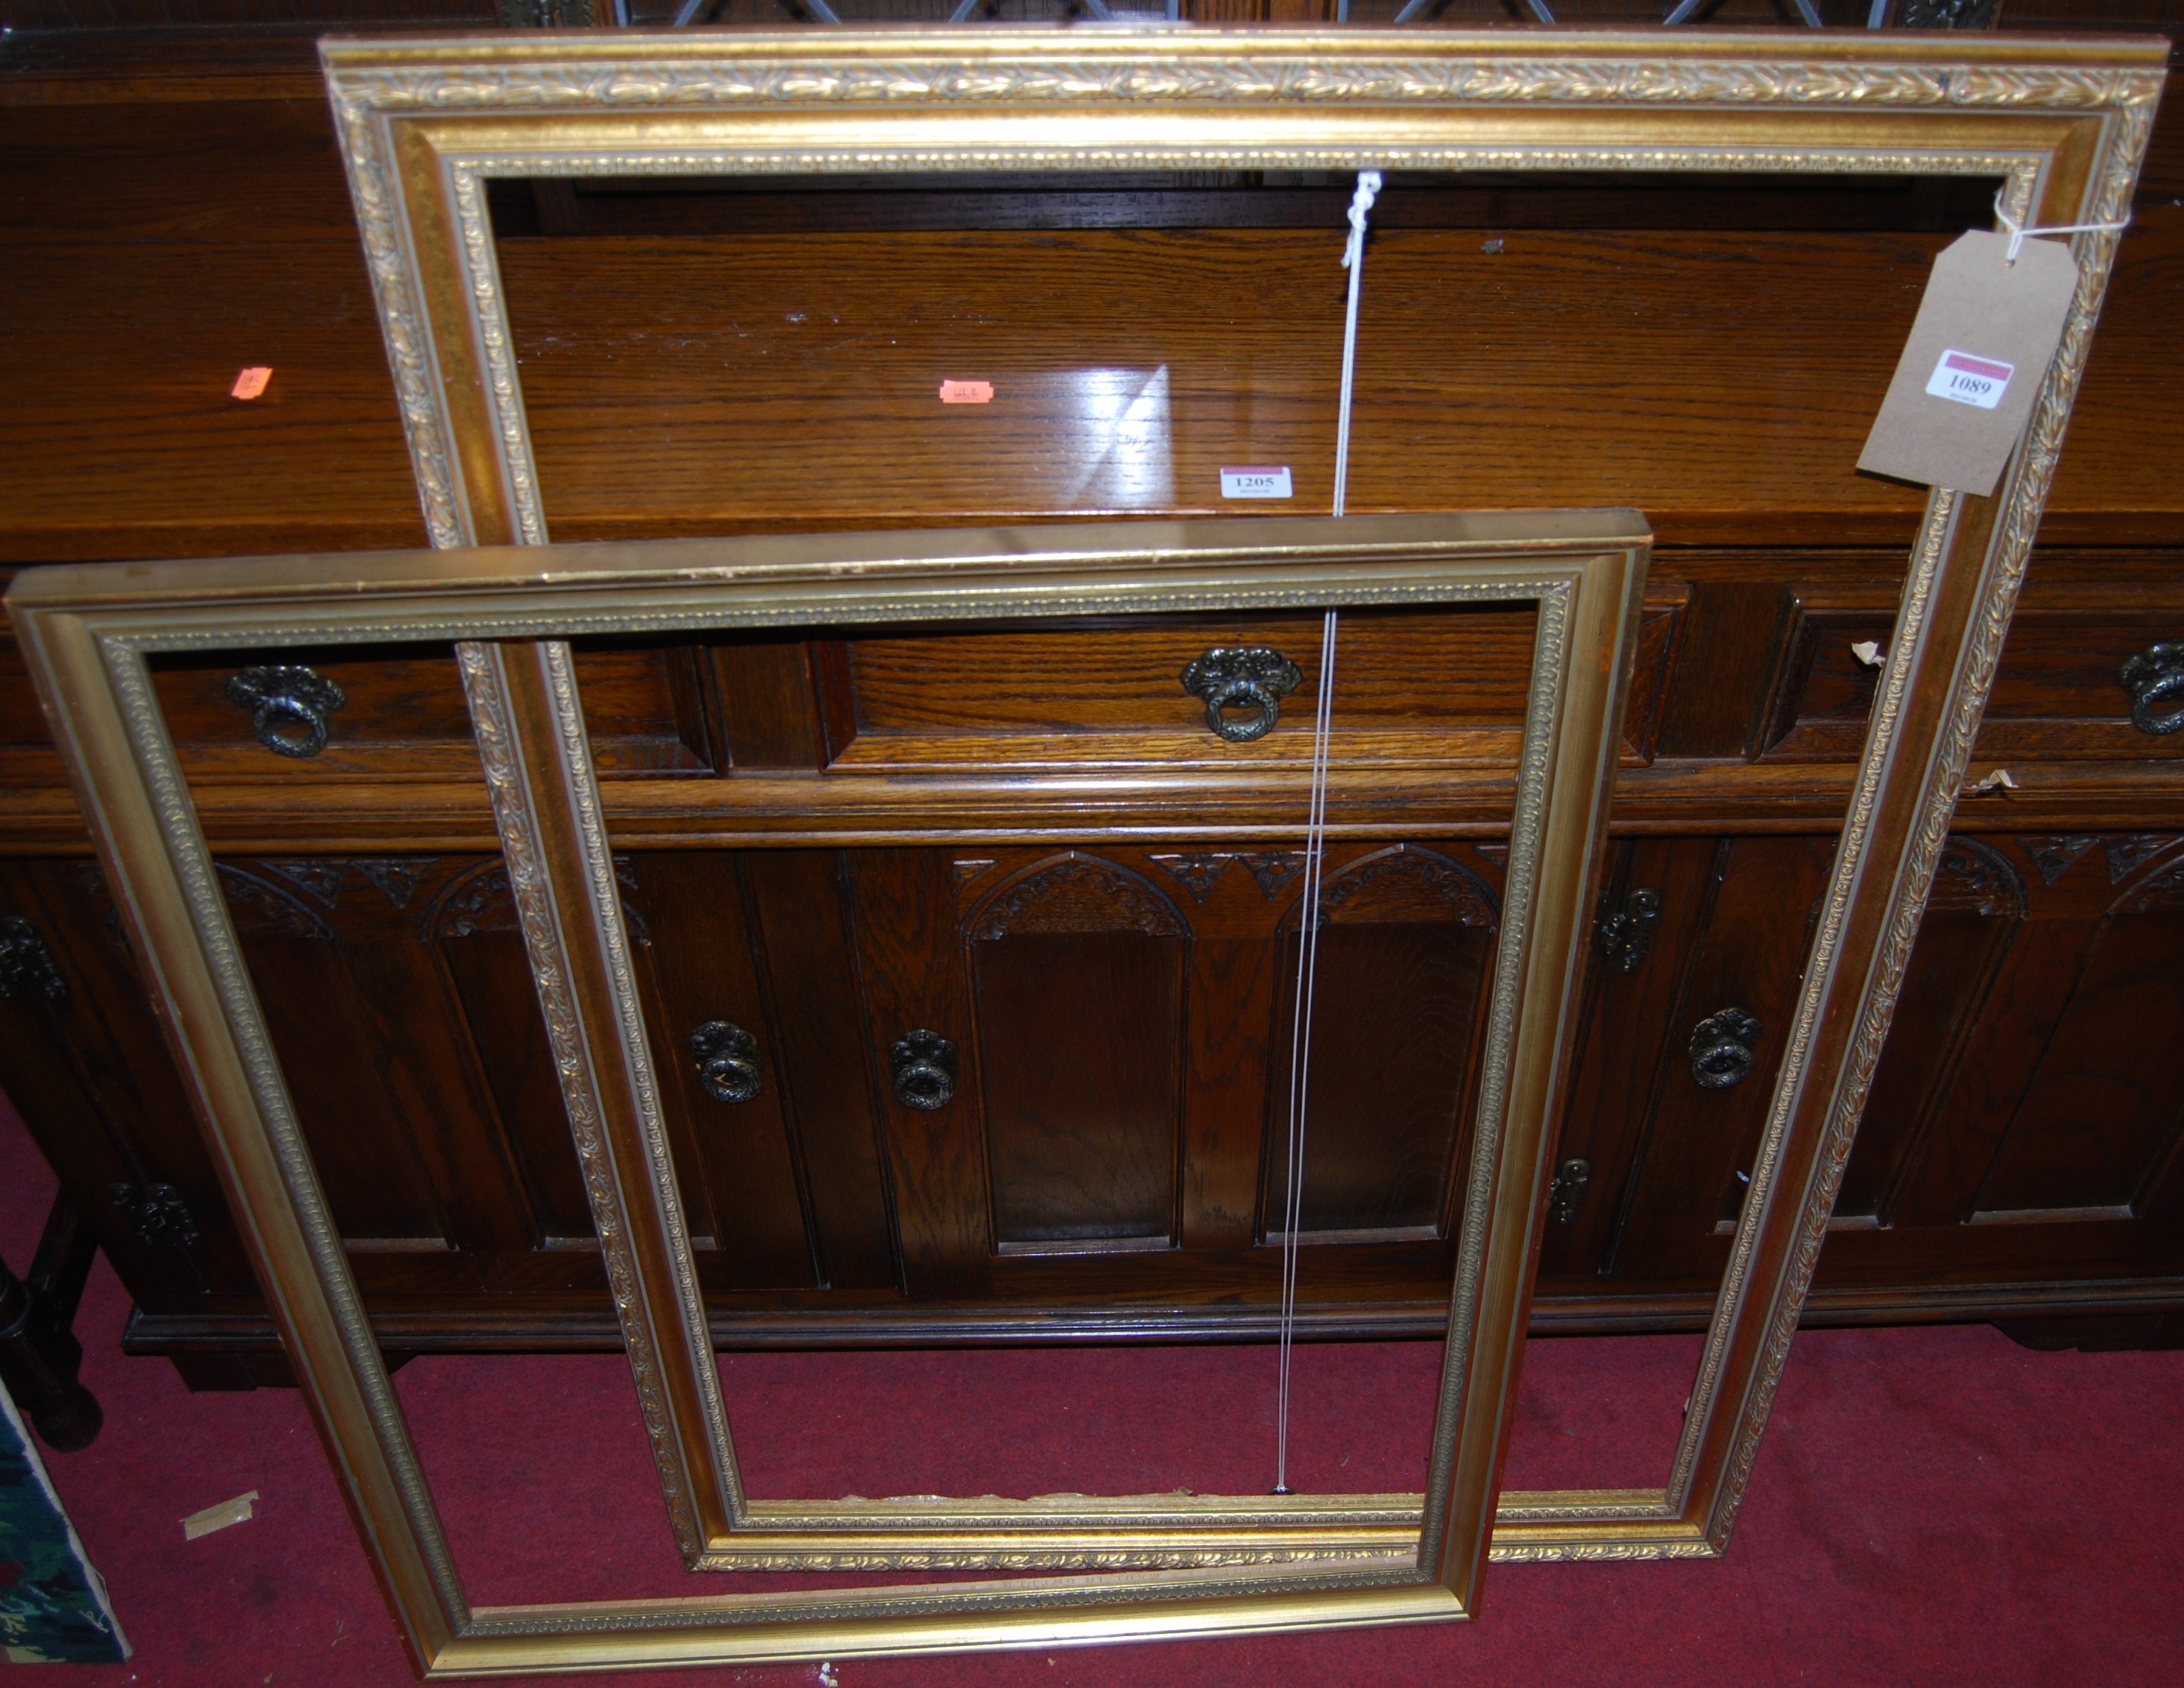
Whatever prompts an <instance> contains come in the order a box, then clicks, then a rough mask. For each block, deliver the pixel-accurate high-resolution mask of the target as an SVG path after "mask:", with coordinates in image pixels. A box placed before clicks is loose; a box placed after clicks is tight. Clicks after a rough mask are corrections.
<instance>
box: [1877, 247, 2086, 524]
mask: <svg viewBox="0 0 2184 1688" xmlns="http://www.w3.org/2000/svg"><path fill="white" fill-rule="evenodd" d="M2009 247H2010V237H2009V235H2007V234H1990V233H1987V232H1986V231H1983V230H1977V229H1975V230H1974V231H1972V232H1970V234H1967V235H1965V236H1964V237H1962V238H1961V239H1959V240H1958V241H1956V242H1954V243H1953V244H1952V245H1951V246H1950V247H1949V248H1947V250H1946V251H1944V252H1943V253H1942V255H1941V256H1940V257H1938V258H1936V259H1935V260H1934V273H1933V274H1932V275H1931V276H1930V277H1928V279H1927V281H1926V296H1925V298H1923V299H1922V300H1920V301H1919V316H1918V320H1916V321H1914V323H1913V324H1912V325H1911V337H1910V339H1909V340H1908V341H1907V342H1905V343H1904V347H1903V358H1902V359H1901V360H1900V361H1899V362H1898V363H1897V365H1896V376H1895V378H1894V379H1893V380H1892V381H1891V382H1889V383H1888V397H1887V398H1885V399H1883V400H1882V401H1881V405H1880V415H1878V416H1875V418H1874V419H1873V432H1871V433H1870V434H1869V435H1867V436H1866V441H1865V449H1864V451H1863V452H1861V453H1860V454H1858V467H1859V468H1861V469H1864V470H1868V471H1871V472H1872V473H1874V474H1875V475H1892V476H1896V477H1897V479H1899V480H1904V481H1922V482H1925V484H1926V485H1928V486H1930V487H1949V488H1951V489H1952V490H1953V491H1956V492H1960V493H1978V494H1979V495H1980V496H1981V497H1982V498H1985V497H1988V496H1990V495H1992V493H1993V491H1994V487H1995V482H1997V481H1998V480H2000V479H2001V478H2002V471H2003V466H2004V465H2006V464H2008V463H2009V454H2010V453H2011V452H2012V451H2014V449H2015V448H2016V446H2017V441H2018V437H2019V436H2020V434H2022V433H2023V432H2025V422H2026V421H2027V420H2028V419H2029V418H2030V417H2031V415H2032V401H2033V400H2034V399H2035V398H2037V397H2038V396H2039V391H2040V383H2041V382H2042V379H2043V378H2045V376H2047V373H2048V360H2049V359H2052V358H2053V356H2054V355H2055V347H2056V345H2057V343H2059V341H2060V340H2061V339H2062V337H2063V323H2064V319H2065V318H2066V317H2068V316H2069V315H2070V298H2071V295H2072V294H2074V293H2075V292H2076V291H2077V287H2078V260H2077V259H2076V258H2075V257H2074V256H2073V255H2072V253H2071V252H2070V248H2069V247H2067V246H2064V244H2062V243H2061V242H2059V241H2052V240H2026V241H2023V242H2021V243H2020V245H2019V248H2018V253H2017V261H2016V262H2015V263H2014V264H2013V263H2011V262H2010V261H2009Z"/></svg>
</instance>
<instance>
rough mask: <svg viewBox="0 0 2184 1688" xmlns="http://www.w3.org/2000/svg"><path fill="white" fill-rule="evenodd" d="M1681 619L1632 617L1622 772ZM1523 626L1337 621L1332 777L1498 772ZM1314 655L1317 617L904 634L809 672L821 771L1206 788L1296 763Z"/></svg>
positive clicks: (1508, 754) (1462, 610)
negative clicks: (1376, 770) (1635, 658)
mask: <svg viewBox="0 0 2184 1688" xmlns="http://www.w3.org/2000/svg"><path fill="white" fill-rule="evenodd" d="M1682 602H1683V597H1682V593H1681V591H1680V588H1678V589H1674V590H1673V591H1672V592H1671V593H1670V594H1669V595H1668V596H1666V597H1664V598H1663V599H1662V600H1661V601H1659V602H1658V603H1649V604H1648V605H1647V620H1646V624H1645V627H1644V629H1643V633H1642V635H1641V655H1640V659H1639V676H1638V678H1637V681H1636V682H1635V684H1634V687H1633V695H1632V702H1631V706H1630V711H1629V726H1628V727H1627V728H1626V734H1625V738H1626V743H1625V759H1626V760H1649V759H1650V757H1651V755H1652V738H1653V733H1654V723H1655V719H1656V717H1657V716H1658V710H1659V701H1660V697H1661V694H1662V690H1663V682H1665V679H1666V676H1667V671H1668V666H1669V660H1670V655H1671V647H1672V644H1673V638H1674V629H1675V622H1676V617H1677V614H1678V612H1679V610H1680V608H1681V605H1682ZM1536 624H1537V616H1536V612H1535V610H1533V608H1532V607H1531V606H1530V605H1529V604H1522V605H1507V606H1505V605H1486V606H1481V607H1479V608H1477V609H1472V608H1468V607H1452V608H1450V609H1446V610H1431V611H1426V612H1420V611H1417V610H1406V611H1377V610H1351V611H1348V612H1346V613H1345V614H1344V615H1343V616H1342V618H1341V621H1340V627H1339V630H1338V634H1337V642H1336V647H1335V662H1334V668H1335V683H1334V710H1333V717H1332V723H1331V727H1330V732H1331V734H1332V755H1333V757H1334V760H1336V761H1338V762H1341V761H1344V760H1350V761H1352V762H1353V763H1363V762H1367V761H1369V762H1371V763H1372V764H1373V765H1375V766H1450V765H1462V764H1486V765H1491V766H1509V765H1511V764H1513V761H1514V760H1515V756H1516V754H1517V749H1518V742H1519V739H1520V738H1521V736H1522V733H1523V729H1524V706H1525V699H1526V695H1527V692H1528V690H1529V684H1530V676H1531V668H1532V660H1533V640H1534V635H1535V627H1536ZM1320 638H1321V618H1320V616H1318V615H1317V614H1315V613H1311V612H1305V613H1298V614H1290V615H1274V616H1248V617H1239V616H1173V617H1162V618H1160V619H1158V620H1156V621H1147V620H1145V619H1144V618H1136V619H1134V620H1132V621H1113V622H1106V621H1091V620H1087V621H1075V622H1072V623H1070V624H1068V625H1067V626H1065V627H1046V628H1039V629H1035V630H1034V629H1025V628H1017V627H995V628H991V629H981V630H978V631H973V632H960V631H956V630H943V629H919V630H917V631H913V632H902V633H887V634H882V635H878V636H874V637H853V638H848V639H845V640H840V641H834V642H828V643H819V644H816V645H815V646H814V647H813V651H814V658H815V660H814V664H813V666H814V668H815V670H816V677H817V681H818V685H817V690H818V694H819V698H820V707H821V709H822V713H823V715H824V716H825V720H826V726H825V738H826V742H827V751H828V756H827V761H828V765H829V766H831V767H833V768H836V769H838V770H841V771H844V772H849V771H853V770H873V769H882V768H884V769H889V770H923V771H930V772H957V771H964V770H978V769H983V768H989V767H992V766H995V765H997V764H998V765H1003V766H1010V767H1017V768H1024V769H1035V768H1039V767H1049V768H1055V769H1061V770H1081V769H1085V768H1089V767H1100V766H1115V765H1125V766H1128V765H1139V766H1146V765H1150V766H1157V767H1159V768H1162V769H1163V770H1168V771H1184V770H1190V769H1203V770H1206V771H1207V772H1219V771H1225V770H1234V769H1249V768H1253V767H1262V766H1294V765H1296V764H1300V763H1305V762H1308V761H1309V760H1310V759H1311V755H1312V719H1313V713H1314V711H1315V710H1316V709H1317V707H1318V699H1319V688H1320ZM1270 694H1271V701H1272V706H1271V707H1269V696H1270ZM1216 715H1218V716H1220V718H1221V720H1222V721H1223V726H1224V727H1225V731H1224V730H1217V727H1216V726H1215V724H1214V719H1213V717H1214V716H1216Z"/></svg>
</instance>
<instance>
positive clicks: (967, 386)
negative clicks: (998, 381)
mask: <svg viewBox="0 0 2184 1688" xmlns="http://www.w3.org/2000/svg"><path fill="white" fill-rule="evenodd" d="M993 401H994V383H993V382H990V381H944V382H941V383H940V402H941V403H942V404H992V403H993Z"/></svg>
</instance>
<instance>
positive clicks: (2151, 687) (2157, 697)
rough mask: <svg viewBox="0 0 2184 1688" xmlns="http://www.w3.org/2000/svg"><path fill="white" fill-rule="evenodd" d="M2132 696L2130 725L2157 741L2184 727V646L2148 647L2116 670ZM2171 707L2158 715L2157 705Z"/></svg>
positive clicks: (2118, 677) (2119, 679)
mask: <svg viewBox="0 0 2184 1688" xmlns="http://www.w3.org/2000/svg"><path fill="white" fill-rule="evenodd" d="M2116 679H2117V681H2118V682H2120V684H2121V685H2122V687H2123V688H2124V690H2125V691H2126V692H2128V693H2130V694H2131V725H2132V726H2133V727H2137V729H2138V730H2139V731H2140V732H2141V733H2153V734H2154V735H2155V736H2156V737H2157V738H2159V736H2161V735H2162V734H2164V733H2174V732H2176V730H2177V729H2178V728H2179V727H2184V644H2154V645H2148V647H2147V648H2146V649H2144V650H2142V651H2141V652H2139V654H2138V655H2137V656H2134V657H2132V658H2131V660H2130V661H2128V662H2126V663H2125V664H2124V666H2122V667H2121V668H2120V669H2118V670H2117V671H2116ZM2163 704H2166V705H2170V708H2169V710H2168V711H2167V712H2166V713H2165V714H2161V715H2156V714H2155V713H2154V709H2155V707H2156V705H2163Z"/></svg>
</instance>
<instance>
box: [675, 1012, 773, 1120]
mask: <svg viewBox="0 0 2184 1688" xmlns="http://www.w3.org/2000/svg"><path fill="white" fill-rule="evenodd" d="M690 1055H691V1057H692V1059H694V1061H697V1063H698V1082H699V1084H703V1085H704V1086H705V1094H706V1095H709V1096H710V1097H712V1099H713V1100H715V1101H716V1102H748V1101H749V1100H752V1099H753V1098H754V1097H755V1096H756V1095H758V1093H759V1089H760V1084H761V1082H762V1081H761V1080H760V1076H759V1068H758V1039H756V1038H755V1037H753V1036H752V1035H751V1034H750V1033H749V1032H746V1031H745V1030H744V1028H742V1027H741V1026H737V1025H731V1024H730V1023H729V1022H727V1021H726V1020H708V1021H706V1022H705V1024H704V1025H702V1026H700V1027H699V1028H698V1029H697V1030H696V1031H694V1032H693V1033H690Z"/></svg>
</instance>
